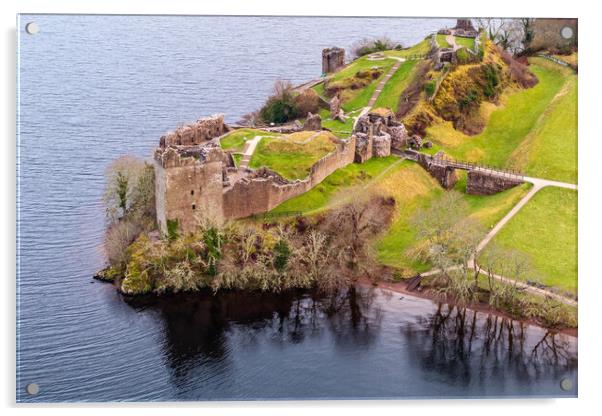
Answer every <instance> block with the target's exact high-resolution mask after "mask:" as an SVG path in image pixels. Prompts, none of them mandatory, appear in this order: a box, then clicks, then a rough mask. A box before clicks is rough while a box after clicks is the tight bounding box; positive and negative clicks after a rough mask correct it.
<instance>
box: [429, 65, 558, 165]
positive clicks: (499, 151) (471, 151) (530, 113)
mask: <svg viewBox="0 0 602 416" xmlns="http://www.w3.org/2000/svg"><path fill="white" fill-rule="evenodd" d="M532 62H533V64H532V65H531V66H530V69H531V71H532V72H533V73H535V75H537V78H538V79H539V83H538V84H537V85H536V86H535V87H533V88H529V89H524V90H519V91H518V92H515V93H512V94H510V95H509V96H507V97H506V99H505V100H504V101H505V102H504V104H503V105H502V106H501V107H500V108H498V109H496V110H494V111H493V112H492V113H491V116H490V117H489V122H488V123H487V126H486V127H485V130H484V131H483V132H482V133H480V134H478V135H476V136H473V137H469V136H465V135H462V134H461V133H459V132H457V131H455V130H453V128H451V124H446V125H444V126H447V127H448V132H447V133H446V129H445V128H444V127H443V128H442V126H438V127H437V131H435V132H433V130H432V129H429V130H428V133H429V138H430V139H431V140H433V141H434V142H437V143H439V144H441V145H442V146H444V147H445V151H446V153H449V154H451V155H452V156H454V157H456V158H459V159H465V160H469V161H473V162H482V163H486V164H489V165H493V166H499V167H504V166H509V160H510V157H511V155H512V153H513V152H514V151H515V149H516V148H517V147H518V146H519V145H520V144H521V142H522V141H523V140H524V139H525V138H526V136H527V135H528V134H529V133H530V132H531V131H533V129H534V128H535V127H536V125H537V123H538V120H539V118H540V117H541V116H542V114H544V112H545V111H546V110H547V109H548V107H549V105H550V103H551V102H552V100H553V99H554V97H555V95H556V94H557V93H558V92H559V91H560V90H561V89H562V87H563V85H564V83H565V81H566V79H567V76H566V72H565V70H566V68H562V67H560V66H559V65H556V64H554V63H552V62H549V61H544V60H543V59H542V58H534V59H533V60H532ZM448 134H449V135H450V136H453V137H452V139H451V140H449V138H448V137H446V136H447V135H448ZM461 136H463V139H462V140H459V139H458V137H461Z"/></svg>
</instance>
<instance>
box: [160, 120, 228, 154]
mask: <svg viewBox="0 0 602 416" xmlns="http://www.w3.org/2000/svg"><path fill="white" fill-rule="evenodd" d="M228 130H229V129H228V126H227V125H226V123H224V115H223V114H214V115H212V116H210V117H203V118H200V119H198V120H197V121H195V122H194V123H192V124H188V125H185V126H182V127H178V128H177V129H176V130H175V131H173V132H169V133H167V134H166V135H165V136H162V137H161V139H160V140H159V145H160V146H161V147H168V146H192V145H198V144H202V143H204V142H207V141H209V140H211V139H213V138H215V137H218V136H221V135H223V134H225V133H227V132H228Z"/></svg>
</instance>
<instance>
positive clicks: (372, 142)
mask: <svg viewBox="0 0 602 416" xmlns="http://www.w3.org/2000/svg"><path fill="white" fill-rule="evenodd" d="M459 22H461V24H459V25H458V27H457V28H454V29H453V30H455V31H459V32H461V34H462V35H465V36H474V35H475V33H473V32H474V29H472V27H471V26H470V27H469V25H468V24H466V23H465V22H464V21H459ZM343 66H344V50H343V49H340V48H330V49H325V50H324V51H323V53H322V67H323V68H322V69H323V72H324V73H333V72H336V71H338V70H339V69H340V68H341V67H343ZM328 104H329V107H330V113H331V115H332V118H333V119H335V118H338V119H341V121H343V122H344V121H345V119H346V116H345V115H344V114H343V111H342V109H341V108H340V104H341V103H340V101H339V97H338V96H336V95H335V96H334V97H333V98H332V100H331V101H330V103H326V105H328ZM238 128H240V127H239V126H228V125H226V123H225V122H224V116H223V115H221V114H218V115H213V116H211V117H206V118H201V119H199V120H197V121H196V122H194V123H192V124H189V125H186V126H183V127H179V128H178V129H176V130H175V131H173V132H170V133H168V134H166V135H165V136H163V137H161V139H160V142H159V147H158V148H157V149H156V150H155V152H154V162H155V198H156V212H157V224H158V226H159V229H160V230H161V231H162V232H163V233H167V232H168V230H169V228H170V226H173V225H175V226H176V227H177V228H178V229H179V230H180V231H182V232H191V231H194V230H195V229H196V227H197V225H198V223H199V221H200V220H201V219H202V218H209V219H211V220H213V221H216V222H223V221H226V220H231V219H237V218H244V217H248V216H251V215H254V214H260V213H266V212H268V211H270V210H272V209H273V208H275V207H276V206H278V205H279V204H281V203H283V202H284V201H286V200H288V199H290V198H293V197H296V196H298V195H301V194H303V193H305V192H307V191H309V190H310V189H312V188H313V187H315V186H316V185H317V184H319V183H320V182H322V181H323V180H324V179H325V178H326V177H327V176H328V175H330V174H332V173H333V172H334V171H335V170H337V169H340V168H343V167H345V166H347V165H349V164H351V163H364V162H366V161H367V160H369V159H371V158H374V157H385V156H389V155H391V154H395V155H397V156H400V157H404V158H407V159H411V160H414V161H416V162H417V163H418V164H419V165H420V166H422V167H423V168H424V169H425V170H426V171H428V172H429V173H430V174H431V176H433V177H434V178H435V179H437V180H438V181H439V183H440V184H441V186H442V187H444V188H446V189H450V188H452V187H453V186H454V185H455V184H456V182H457V180H458V179H457V176H456V173H455V171H456V169H463V170H466V171H468V175H467V192H468V193H472V194H481V195H483V194H492V193H496V192H500V191H503V190H504V189H508V188H511V187H513V186H516V185H517V184H520V183H522V181H523V178H522V176H520V175H517V174H513V173H509V172H504V171H499V170H495V169H491V168H489V169H487V168H483V167H480V166H475V165H472V164H467V163H463V162H458V161H452V160H448V159H445V157H443V156H442V155H435V156H429V155H427V154H425V153H420V152H418V151H417V150H419V149H421V148H422V147H425V148H429V147H431V145H432V144H431V143H430V142H428V141H426V142H424V143H423V140H422V138H421V137H420V136H417V135H411V136H410V135H408V132H407V131H406V128H405V126H404V125H403V124H402V123H401V122H399V121H397V120H396V119H395V115H394V114H393V113H392V111H391V110H389V109H386V108H375V109H372V108H370V107H364V109H363V111H362V112H361V113H360V114H359V115H358V116H357V117H356V119H355V121H354V124H353V131H352V132H351V134H350V135H349V137H347V138H337V137H336V136H334V135H330V136H329V140H330V141H331V142H332V144H333V145H334V146H333V147H334V150H333V151H330V152H329V153H328V154H325V155H324V156H323V157H322V158H321V159H319V160H317V161H316V162H315V163H314V164H313V166H311V169H310V170H309V173H308V175H307V176H306V177H305V178H303V179H296V180H289V179H286V178H284V177H282V176H281V175H280V174H278V173H277V172H275V171H272V170H270V169H268V168H266V167H259V168H257V169H250V168H249V167H248V162H249V160H250V157H251V155H252V154H253V150H254V146H255V145H257V142H258V141H259V140H261V137H256V138H255V139H257V140H255V139H254V141H255V143H250V142H246V143H245V153H244V157H246V158H247V159H246V163H239V164H238V165H237V163H235V159H234V157H233V154H232V153H231V152H230V151H228V150H224V149H222V146H221V144H220V140H221V139H222V138H223V137H224V136H226V135H227V134H229V133H231V132H232V131H233V130H235V129H238ZM262 130H263V131H265V132H266V136H269V135H270V134H274V133H278V134H281V133H293V132H298V131H310V132H311V131H314V132H316V134H319V133H320V132H321V131H322V130H328V129H324V128H323V127H322V125H321V118H320V116H319V115H318V114H311V113H309V114H308V115H307V117H306V120H305V124H304V125H301V123H299V122H298V121H297V122H296V123H293V124H290V125H283V126H275V127H268V128H263V129H262ZM262 137H263V136H262ZM244 161H245V159H244V158H243V162H244ZM399 186H407V185H406V184H403V183H400V184H399Z"/></svg>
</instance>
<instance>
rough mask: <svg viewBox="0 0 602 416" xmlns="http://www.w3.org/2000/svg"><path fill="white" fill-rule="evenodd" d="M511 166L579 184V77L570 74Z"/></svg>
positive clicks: (515, 154) (517, 151)
mask: <svg viewBox="0 0 602 416" xmlns="http://www.w3.org/2000/svg"><path fill="white" fill-rule="evenodd" d="M544 114H545V117H542V118H541V119H540V120H539V122H538V123H537V125H536V127H535V128H534V130H533V131H532V132H531V133H530V134H529V135H528V136H527V138H526V139H525V140H524V141H523V143H521V145H520V146H519V147H518V148H517V149H516V150H515V151H514V152H513V154H512V156H511V159H510V166H512V167H514V168H517V169H519V170H522V171H524V172H525V173H526V174H528V175H530V176H535V177H541V178H548V179H555V180H559V181H563V182H570V183H577V77H576V76H575V75H570V76H569V78H568V79H567V82H566V83H565V85H564V87H563V88H562V90H561V92H560V94H559V95H558V96H557V97H556V99H555V100H554V101H553V102H552V103H551V105H550V107H549V108H548V109H547V110H546V111H545V113H544Z"/></svg>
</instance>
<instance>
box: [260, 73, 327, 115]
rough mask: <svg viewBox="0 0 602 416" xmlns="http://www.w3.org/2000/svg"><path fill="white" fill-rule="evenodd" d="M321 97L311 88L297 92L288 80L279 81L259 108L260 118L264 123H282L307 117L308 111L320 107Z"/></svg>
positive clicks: (315, 111)
mask: <svg viewBox="0 0 602 416" xmlns="http://www.w3.org/2000/svg"><path fill="white" fill-rule="evenodd" d="M320 105H321V102H320V97H319V96H318V94H317V93H316V92H315V91H314V90H312V89H311V88H308V89H305V90H303V92H301V93H299V94H297V93H295V92H294V91H293V86H292V84H291V83H290V82H288V81H277V82H276V84H275V86H274V92H273V94H272V95H271V96H270V97H269V98H268V100H267V101H266V103H265V104H264V105H263V107H262V108H261V109H260V110H259V117H258V118H259V120H260V121H262V122H264V123H276V124H282V123H286V122H287V121H291V120H295V119H297V118H299V117H305V116H307V114H308V113H314V114H315V113H317V112H318V111H319V109H320Z"/></svg>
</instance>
